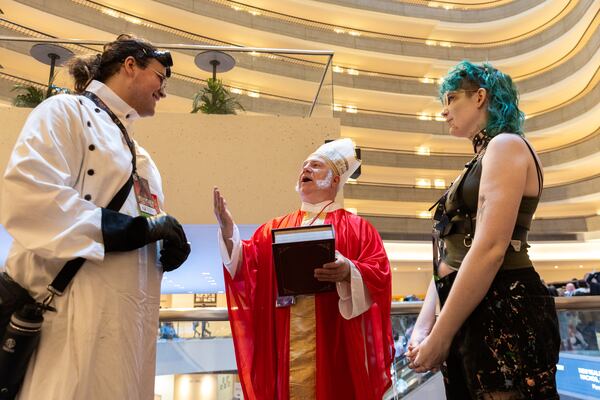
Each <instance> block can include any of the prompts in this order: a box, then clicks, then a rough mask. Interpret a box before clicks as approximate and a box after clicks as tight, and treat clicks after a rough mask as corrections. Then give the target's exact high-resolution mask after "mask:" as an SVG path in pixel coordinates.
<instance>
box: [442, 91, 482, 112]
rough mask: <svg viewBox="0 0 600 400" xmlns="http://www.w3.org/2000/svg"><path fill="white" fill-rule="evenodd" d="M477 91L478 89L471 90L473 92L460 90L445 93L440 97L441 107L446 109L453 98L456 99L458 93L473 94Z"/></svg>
mask: <svg viewBox="0 0 600 400" xmlns="http://www.w3.org/2000/svg"><path fill="white" fill-rule="evenodd" d="M478 90H479V89H473V90H463V89H460V90H451V91H449V92H446V93H444V95H443V96H442V105H443V106H444V108H446V107H448V106H449V105H450V103H451V102H452V100H454V97H456V95H457V94H458V93H474V92H476V91H478Z"/></svg>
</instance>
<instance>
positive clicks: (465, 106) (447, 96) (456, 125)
mask: <svg viewBox="0 0 600 400" xmlns="http://www.w3.org/2000/svg"><path fill="white" fill-rule="evenodd" d="M478 90H479V89H476V90H462V89H461V90H453V91H449V92H446V93H444V97H443V99H442V101H443V105H444V109H443V111H442V116H443V117H444V118H445V119H446V122H447V123H448V130H449V132H450V134H451V135H452V136H457V137H471V136H472V135H473V134H474V133H476V132H478V131H479V130H480V129H481V128H480V127H479V125H480V124H481V118H482V108H481V107H480V104H479V103H478V96H477V94H476V92H477V91H478ZM483 111H485V110H483Z"/></svg>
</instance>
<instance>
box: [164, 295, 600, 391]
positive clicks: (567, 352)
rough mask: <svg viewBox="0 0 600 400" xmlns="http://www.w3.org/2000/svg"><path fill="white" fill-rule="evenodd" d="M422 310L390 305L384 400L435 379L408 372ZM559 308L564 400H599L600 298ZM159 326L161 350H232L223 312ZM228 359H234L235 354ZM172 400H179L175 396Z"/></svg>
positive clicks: (169, 317) (172, 312) (565, 300)
mask: <svg viewBox="0 0 600 400" xmlns="http://www.w3.org/2000/svg"><path fill="white" fill-rule="evenodd" d="M421 306H422V302H395V303H392V316H391V317H392V331H393V337H394V345H395V350H396V357H395V360H394V362H393V365H392V366H391V368H392V379H393V385H392V387H391V388H390V389H389V390H388V392H387V393H386V394H385V396H384V399H385V400H390V399H402V398H406V397H411V394H412V393H413V392H416V390H417V389H418V388H420V387H421V386H423V385H424V384H426V383H427V382H429V381H430V380H432V378H434V377H435V376H436V374H432V373H429V372H428V373H424V374H419V373H416V372H414V371H413V370H412V369H410V368H408V361H407V359H406V357H405V353H406V351H407V344H408V340H409V338H410V335H411V332H412V328H413V326H414V323H415V321H416V319H417V315H418V313H419V311H420V309H421ZM556 308H557V312H558V318H559V323H560V334H561V342H562V344H561V351H560V360H559V363H558V365H557V375H556V376H557V383H558V388H559V392H560V394H561V398H565V399H591V398H600V350H599V348H600V346H599V345H600V296H586V297H559V298H556ZM160 322H161V329H160V332H159V333H158V343H159V344H163V345H164V344H168V343H170V342H175V343H176V342H181V341H194V343H197V344H199V345H209V344H210V343H211V342H210V341H212V342H214V343H216V342H220V341H219V340H218V339H221V340H222V342H221V345H224V346H226V347H227V346H230V347H233V342H232V341H231V330H230V328H229V322H228V315H227V309H225V308H217V307H212V308H196V309H163V310H161V311H160ZM229 354H230V356H231V357H233V350H231V352H230V353H229ZM159 358H160V354H159ZM158 362H159V363H160V362H161V360H160V359H159V360H158ZM232 362H233V361H232ZM219 372H223V370H216V371H215V377H214V379H215V382H217V381H218V382H220V381H223V382H225V381H227V382H229V381H231V385H230V386H228V385H225V384H224V383H222V384H220V385H217V386H215V390H229V391H231V393H233V395H232V397H231V398H234V399H238V398H239V399H241V398H242V397H241V394H240V393H241V387H240V386H239V381H238V379H237V375H235V374H232V373H235V371H227V372H228V374H222V373H219ZM204 374H206V371H205V372H204ZM191 375H194V374H191ZM198 375H200V374H198ZM221 375H222V376H221ZM161 379H162V378H161ZM186 379H188V378H186ZM199 379H200V378H198V381H199ZM188 380H189V379H188ZM186 382H187V381H186ZM219 387H220V388H226V389H219ZM440 389H441V386H440ZM236 393H237V394H236ZM227 395H229V392H227ZM235 396H238V397H235ZM172 399H173V400H177V396H174V397H172Z"/></svg>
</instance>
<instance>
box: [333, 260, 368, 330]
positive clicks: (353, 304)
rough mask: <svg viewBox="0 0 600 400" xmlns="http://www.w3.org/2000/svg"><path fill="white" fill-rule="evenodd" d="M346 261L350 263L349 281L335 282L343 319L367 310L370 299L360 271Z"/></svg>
mask: <svg viewBox="0 0 600 400" xmlns="http://www.w3.org/2000/svg"><path fill="white" fill-rule="evenodd" d="M338 254H339V253H338ZM342 257H343V256H342ZM346 261H348V263H349V264H350V282H337V284H336V287H337V293H338V296H339V297H340V300H339V301H338V307H339V309H340V314H341V315H342V317H344V318H345V319H351V318H354V317H357V316H359V315H360V314H362V313H364V312H365V311H367V310H368V309H369V308H370V307H371V304H372V301H371V297H370V296H369V290H368V289H367V287H366V286H365V284H364V282H363V279H362V275H361V274H360V271H359V270H358V268H356V265H354V263H353V262H352V261H350V260H348V259H346Z"/></svg>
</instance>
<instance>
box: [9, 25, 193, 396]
mask: <svg viewBox="0 0 600 400" xmlns="http://www.w3.org/2000/svg"><path fill="white" fill-rule="evenodd" d="M171 65H172V61H171V56H170V54H169V53H168V52H165V51H159V50H158V49H156V48H155V47H154V46H153V45H151V44H150V43H148V42H146V41H144V40H141V39H137V38H134V37H131V36H129V35H121V36H119V37H118V38H117V40H115V41H114V42H111V43H108V44H107V45H105V47H104V51H103V52H102V54H99V55H94V56H90V57H78V58H76V59H74V60H73V61H72V62H71V64H70V72H71V74H72V75H73V77H74V78H75V89H76V92H77V93H78V95H58V96H54V97H51V98H49V99H48V100H46V101H44V102H43V103H42V104H41V105H40V106H38V107H37V108H36V109H34V110H33V111H32V112H31V114H30V116H29V118H28V119H27V121H26V123H25V126H24V127H23V130H22V132H21V135H20V136H19V138H18V140H17V143H16V145H15V148H14V150H13V152H12V156H11V158H10V161H9V163H8V166H7V169H6V172H5V175H4V182H3V188H2V197H1V199H2V204H1V208H0V223H2V224H3V225H4V227H5V228H6V230H7V231H8V232H9V233H10V234H11V235H12V237H13V238H14V244H13V246H12V248H11V250H10V253H9V256H8V259H7V262H6V270H7V273H8V274H9V275H10V276H11V277H12V279H14V280H15V281H16V282H18V283H19V284H20V285H21V286H23V287H24V288H25V289H27V290H28V291H29V292H30V293H31V295H32V296H33V297H34V298H35V299H36V300H38V301H41V300H42V299H44V298H45V297H46V295H47V294H48V292H47V290H46V286H47V285H48V284H49V283H50V282H51V281H52V280H53V279H54V277H55V276H56V274H57V273H58V271H59V270H60V269H61V268H62V266H63V265H64V264H65V262H67V261H69V260H71V259H73V258H77V257H82V258H85V259H86V262H85V264H84V265H83V267H82V268H81V269H80V270H79V272H78V273H77V274H76V275H75V278H74V279H73V281H72V282H71V284H70V285H69V286H68V288H67V289H66V291H65V293H64V295H62V296H60V297H56V298H55V301H54V304H53V305H54V307H56V309H57V312H47V313H46V314H45V315H44V319H45V321H44V323H43V326H42V333H41V342H40V345H39V347H38V349H37V351H36V353H35V354H34V356H33V358H32V360H31V362H30V364H29V369H28V371H27V374H26V376H25V380H24V384H23V386H22V389H21V392H20V394H19V397H18V398H19V399H22V400H23V399H25V400H33V399H35V400H38V399H60V400H69V399H72V400H75V399H77V400H80V399H86V400H90V399H98V400H105V399H123V400H124V399H128V400H129V399H131V400H133V399H152V398H153V393H154V371H155V356H156V332H157V327H158V309H159V301H160V282H161V277H162V273H163V270H165V271H170V270H172V269H175V268H177V267H179V266H180V265H181V264H182V263H183V262H184V261H185V259H186V258H187V256H188V254H189V252H190V247H189V243H187V239H186V237H185V233H184V232H183V229H182V227H181V225H179V223H178V222H177V221H176V220H175V218H173V217H171V216H169V215H167V214H165V213H164V212H162V209H161V207H162V203H163V193H162V185H161V178H160V175H159V172H158V170H157V168H156V165H155V164H154V162H153V161H152V160H151V158H150V156H149V154H148V153H147V152H146V151H145V150H144V149H142V148H141V147H140V146H139V145H138V144H137V143H136V142H135V141H134V140H133V139H132V137H131V134H132V130H131V129H132V123H133V121H135V120H136V119H138V118H140V117H146V116H151V115H153V114H154V109H155V106H156V102H157V101H159V100H160V99H161V98H163V97H165V96H166V94H165V83H166V80H167V78H168V77H169V76H170V66H171ZM130 177H133V182H134V184H133V187H134V189H132V190H131V191H130V192H129V194H128V197H127V198H126V200H125V203H124V205H123V206H122V207H121V209H120V211H119V212H117V211H112V210H109V209H107V208H106V206H107V204H108V203H109V202H110V200H111V199H112V198H113V196H114V195H115V194H116V193H117V191H118V190H119V189H120V188H121V187H122V186H123V185H124V183H125V182H126V181H127V180H128V179H130ZM157 240H163V249H162V251H161V253H160V255H158V256H157V250H156V244H155V242H156V241H157ZM157 257H160V262H159V260H156V258H157Z"/></svg>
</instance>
